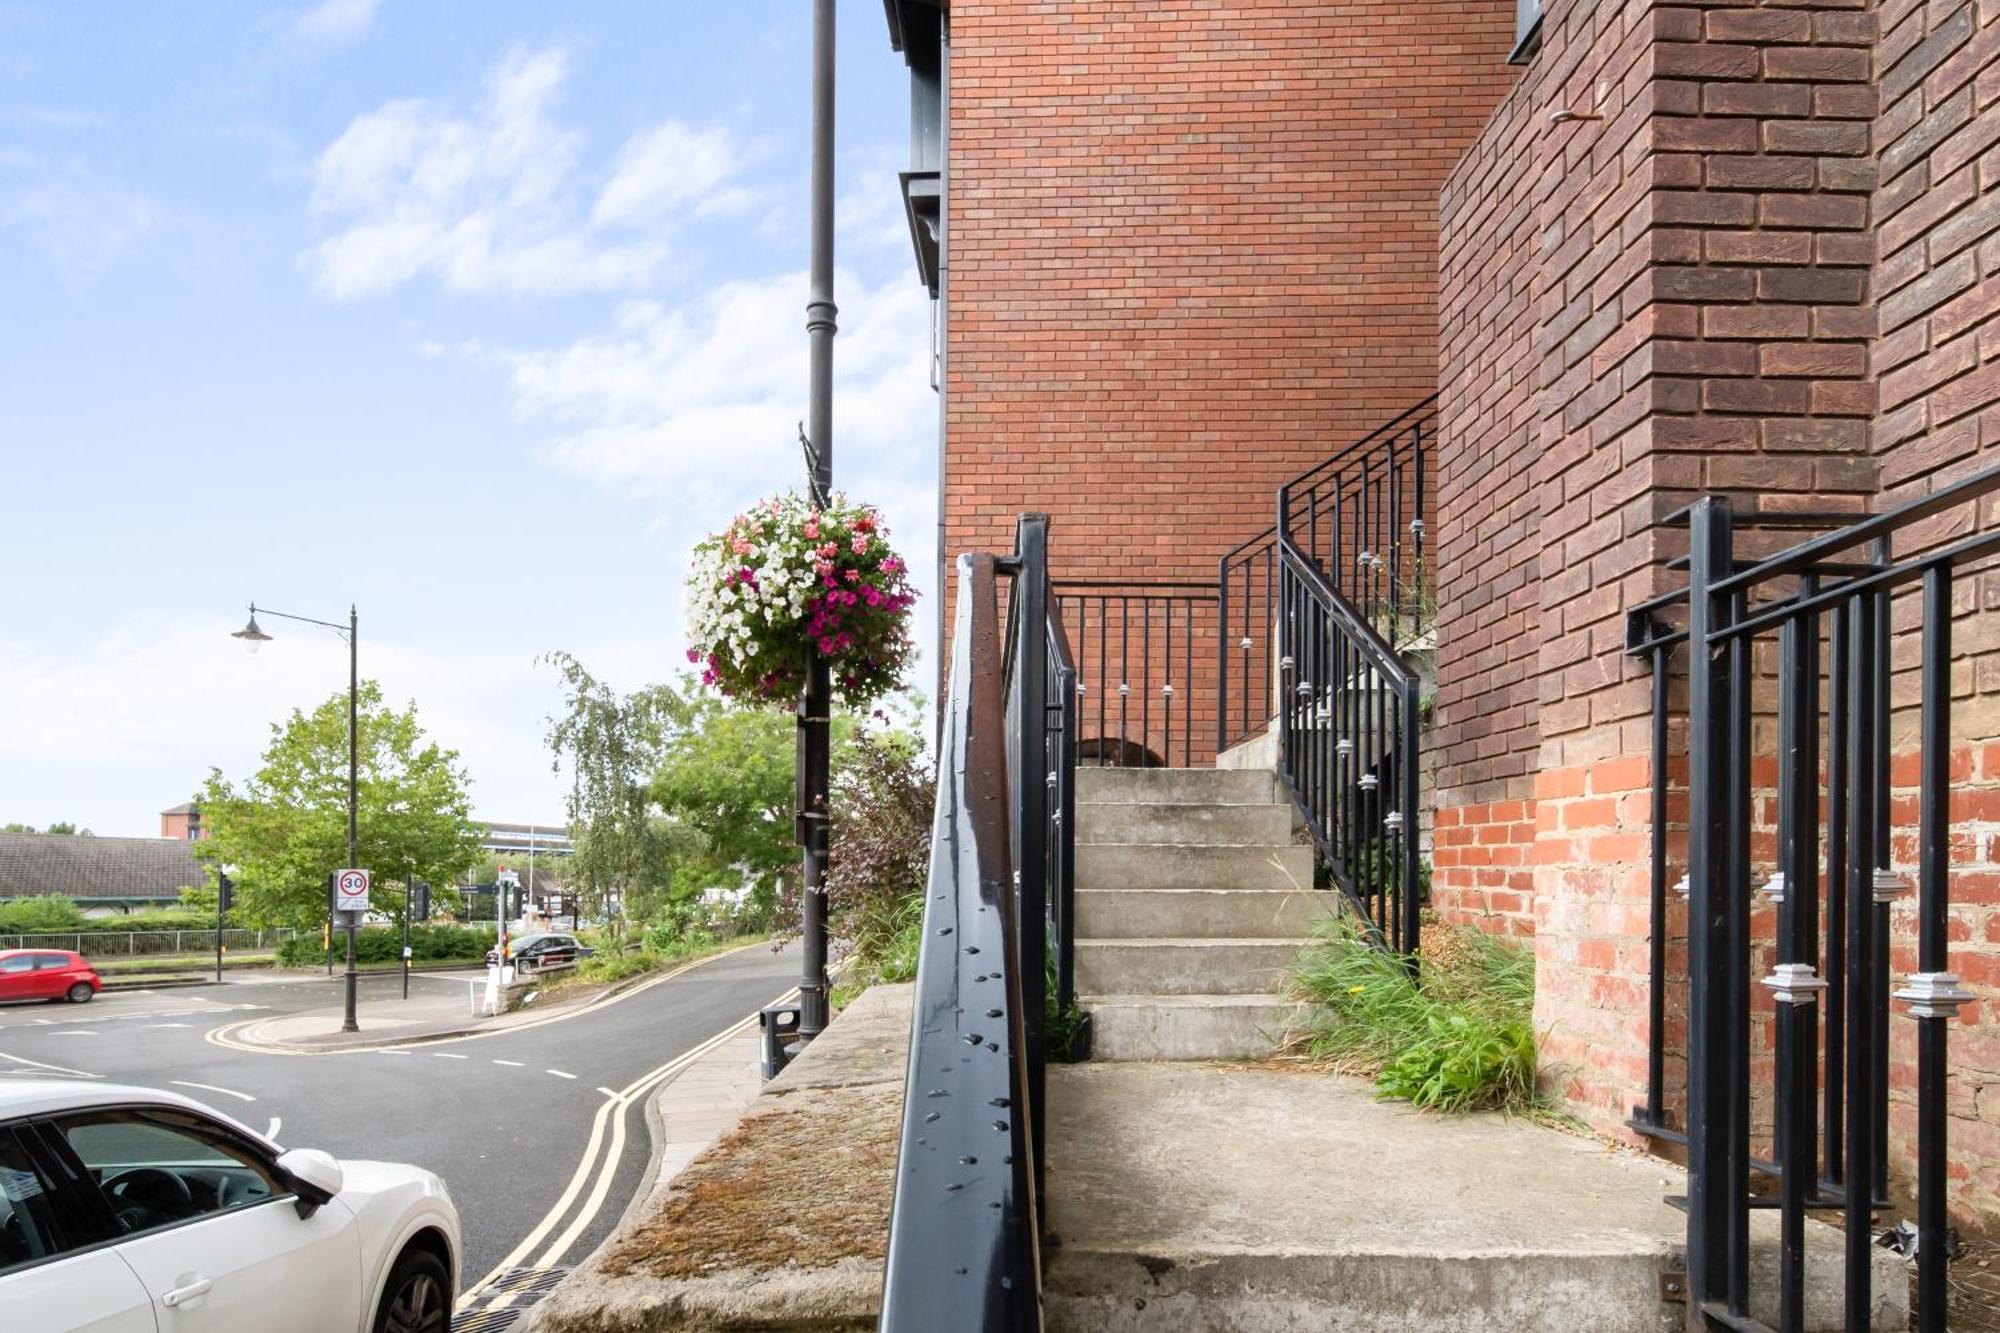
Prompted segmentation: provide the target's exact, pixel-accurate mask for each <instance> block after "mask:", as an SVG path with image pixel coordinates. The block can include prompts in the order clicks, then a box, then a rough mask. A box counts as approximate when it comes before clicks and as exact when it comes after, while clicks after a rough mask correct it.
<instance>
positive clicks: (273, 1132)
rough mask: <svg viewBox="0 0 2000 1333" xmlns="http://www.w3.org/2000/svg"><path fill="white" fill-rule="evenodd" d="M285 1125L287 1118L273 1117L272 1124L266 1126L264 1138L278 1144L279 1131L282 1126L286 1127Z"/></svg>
mask: <svg viewBox="0 0 2000 1333" xmlns="http://www.w3.org/2000/svg"><path fill="white" fill-rule="evenodd" d="M284 1123H285V1118H284V1117H283V1116H281V1115H274V1116H272V1117H271V1123H270V1124H268V1125H266V1126H264V1137H265V1138H267V1139H270V1140H272V1141H273V1142H276V1141H277V1137H278V1130H279V1128H280V1127H281V1126H283V1125H284Z"/></svg>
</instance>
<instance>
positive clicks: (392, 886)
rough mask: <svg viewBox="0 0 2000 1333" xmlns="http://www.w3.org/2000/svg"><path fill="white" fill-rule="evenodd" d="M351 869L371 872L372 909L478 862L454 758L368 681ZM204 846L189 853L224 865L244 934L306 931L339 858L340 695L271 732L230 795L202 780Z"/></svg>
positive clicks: (213, 777)
mask: <svg viewBox="0 0 2000 1333" xmlns="http://www.w3.org/2000/svg"><path fill="white" fill-rule="evenodd" d="M359 705H360V712H359V728H358V749H359V759H360V784H359V789H358V790H359V798H360V799H359V801H358V810H359V816H358V819H357V826H358V834H359V839H358V841H359V860H360V862H361V865H362V866H363V867H365V868H367V869H369V870H371V871H373V872H374V878H375V884H376V886H377V892H376V893H375V895H374V898H375V904H376V907H377V909H378V910H381V911H387V912H392V913H393V912H396V911H398V910H400V908H401V901H402V889H401V886H402V885H404V884H406V883H408V882H409V881H410V880H411V879H423V880H428V881H429V882H431V883H432V884H434V885H450V884H452V883H454V882H455V881H456V878H457V876H458V875H459V873H460V872H461V871H462V870H463V869H464V868H465V867H467V866H469V865H471V864H472V862H473V859H474V857H476V856H477V855H478V853H479V840H480V827H479V825H477V824H475V823H474V822H473V821H472V818H471V811H470V801H469V798H468V797H467V795H466V775H465V772H464V769H463V768H462V767H461V766H460V764H459V759H458V752H457V751H455V750H446V749H442V748H440V747H439V746H438V745H437V744H436V742H434V741H431V740H429V739H428V738H427V737H426V736H425V735H424V730H423V728H422V727H421V726H420V725H418V722H417V711H416V706H415V705H414V704H412V705H410V706H409V707H407V708H405V709H404V710H402V711H401V712H398V711H396V710H394V709H392V708H390V707H388V706H387V705H386V704H384V703H383V701H382V691H381V687H380V686H379V685H377V684H376V683H375V682H374V681H364V682H362V685H361V693H360V700H359ZM195 799H196V801H197V802H198V803H199V804H200V806H201V809H202V816H203V819H204V821H205V822H206V824H207V826H208V830H209V836H208V837H207V838H206V839H204V840H202V841H201V842H198V843H196V844H194V853H195V855H196V856H198V857H200V858H201V859H202V860H203V861H205V862H207V863H208V864H209V865H210V867H211V876H210V885H211V886H213V884H214V877H213V867H216V866H222V865H234V866H235V867H236V871H235V875H234V878H235V883H236V907H235V913H234V914H235V915H237V916H240V917H241V918H242V919H243V920H244V921H246V922H248V923H250V924H252V925H290V926H311V925H313V924H314V923H316V922H318V921H319V920H320V919H321V918H322V916H323V915H324V913H325V910H326V877H327V874H328V873H329V872H331V871H333V870H337V869H339V868H340V867H341V866H343V865H345V864H346V860H347V695H346V693H345V692H344V691H343V692H341V693H339V694H336V695H334V696H332V697H331V698H329V699H328V700H327V701H326V702H325V703H323V704H321V705H320V706H319V707H318V708H315V709H314V710H313V711H312V712H310V713H302V712H299V711H298V710H296V709H295V710H293V712H292V715H291V717H290V718H288V719H287V720H286V721H284V722H283V723H278V724H273V726H272V728H271V743H270V745H269V747H268V748H266V750H265V751H264V757H263V766H262V767H261V768H259V769H258V770H257V772H256V774H255V775H253V776H252V777H251V778H249V779H248V780H247V781H246V782H244V783H243V784H242V785H241V786H238V785H236V784H234V783H231V782H230V781H229V780H228V779H226V778H224V777H223V775H222V772H221V771H220V770H219V769H218V770H213V771H211V772H210V774H209V777H208V781H207V782H206V783H205V784H204V785H203V787H202V790H201V791H200V793H199V794H198V795H197V796H196V798H195Z"/></svg>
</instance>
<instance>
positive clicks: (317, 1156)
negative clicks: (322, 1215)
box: [277, 1148, 347, 1218]
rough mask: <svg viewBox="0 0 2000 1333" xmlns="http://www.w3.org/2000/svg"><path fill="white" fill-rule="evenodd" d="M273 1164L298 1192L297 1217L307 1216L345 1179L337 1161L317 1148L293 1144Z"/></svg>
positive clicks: (330, 1195) (337, 1190)
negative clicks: (295, 1146)
mask: <svg viewBox="0 0 2000 1333" xmlns="http://www.w3.org/2000/svg"><path fill="white" fill-rule="evenodd" d="M277 1167H278V1171H279V1173H280V1174H282V1175H283V1176H284V1178H285V1183H286V1184H288V1185H290V1186H291V1187H292V1192H293V1193H295V1194H297V1195H298V1196H299V1202H298V1212H299V1216H300V1217H301V1218H307V1217H311V1216H312V1215H313V1212H314V1211H315V1210H316V1209H318V1208H319V1206H320V1205H321V1204H323V1203H327V1202H330V1201H331V1200H332V1198H333V1196H334V1195H336V1194H338V1193H340V1190H341V1187H342V1186H343V1185H345V1184H346V1183H347V1177H346V1175H345V1174H344V1173H343V1172H342V1171H341V1169H340V1163H339V1162H338V1161H336V1160H335V1159H334V1157H333V1156H332V1155H331V1154H329V1153H323V1152H321V1151H320V1150H319V1149H317V1148H293V1149H292V1150H291V1151H290V1152H287V1153H285V1154H284V1155H283V1156H281V1157H279V1158H278V1161H277Z"/></svg>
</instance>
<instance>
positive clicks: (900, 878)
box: [826, 728, 937, 981]
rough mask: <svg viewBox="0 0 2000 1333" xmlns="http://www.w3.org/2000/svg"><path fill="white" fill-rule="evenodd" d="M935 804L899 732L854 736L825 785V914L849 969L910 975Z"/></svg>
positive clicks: (910, 744) (922, 765)
mask: <svg viewBox="0 0 2000 1333" xmlns="http://www.w3.org/2000/svg"><path fill="white" fill-rule="evenodd" d="M936 803H937V786H936V779H935V776H934V774H933V773H932V771H931V766H930V764H929V763H928V762H927V761H926V760H925V759H924V757H923V754H922V753H921V752H920V751H919V750H918V749H917V748H916V744H915V742H914V740H913V739H912V738H911V737H910V736H909V735H908V734H907V733H903V732H899V731H889V732H881V731H876V730H872V729H869V728H863V729H862V730H861V731H859V732H858V733H857V734H856V736H855V740H854V744H853V746H852V747H851V748H850V749H849V751H848V753H847V762H846V763H845V764H844V765H843V766H842V768H841V770H840V772H839V773H838V774H837V775H836V776H835V778H834V784H833V827H832V830H831V838H832V845H831V848H830V857H829V865H828V870H827V881H826V882H827V894H828V910H829V912H830V913H831V914H832V918H833V924H834V929H835V930H836V931H837V932H838V934H839V935H840V936H841V937H842V938H844V939H846V940H849V941H851V942H852V943H853V946H854V954H855V958H856V966H857V968H866V969H869V970H870V971H872V972H873V973H874V975H876V976H877V978H878V979H880V980H882V981H907V980H909V979H910V978H911V977H914V976H915V975H916V969H917V953H916V945H917V941H918V939H919V938H920V933H921V931H922V929H923V902H924V897H923V894H924V880H925V878H926V877H927V875H928V874H929V870H930V851H931V817H932V813H933V809H934V807H935V805H936Z"/></svg>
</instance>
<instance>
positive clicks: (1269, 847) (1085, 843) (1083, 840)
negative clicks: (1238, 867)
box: [1076, 837, 1310, 853]
mask: <svg viewBox="0 0 2000 1333" xmlns="http://www.w3.org/2000/svg"><path fill="white" fill-rule="evenodd" d="M1076 845H1078V847H1122V849H1126V851H1146V853H1150V851H1156V849H1160V847H1176V849H1202V847H1228V849H1230V851H1244V849H1248V851H1290V849H1294V847H1310V845H1308V843H1116V841H1114V843H1100V841H1098V839H1090V837H1078V839H1076Z"/></svg>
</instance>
